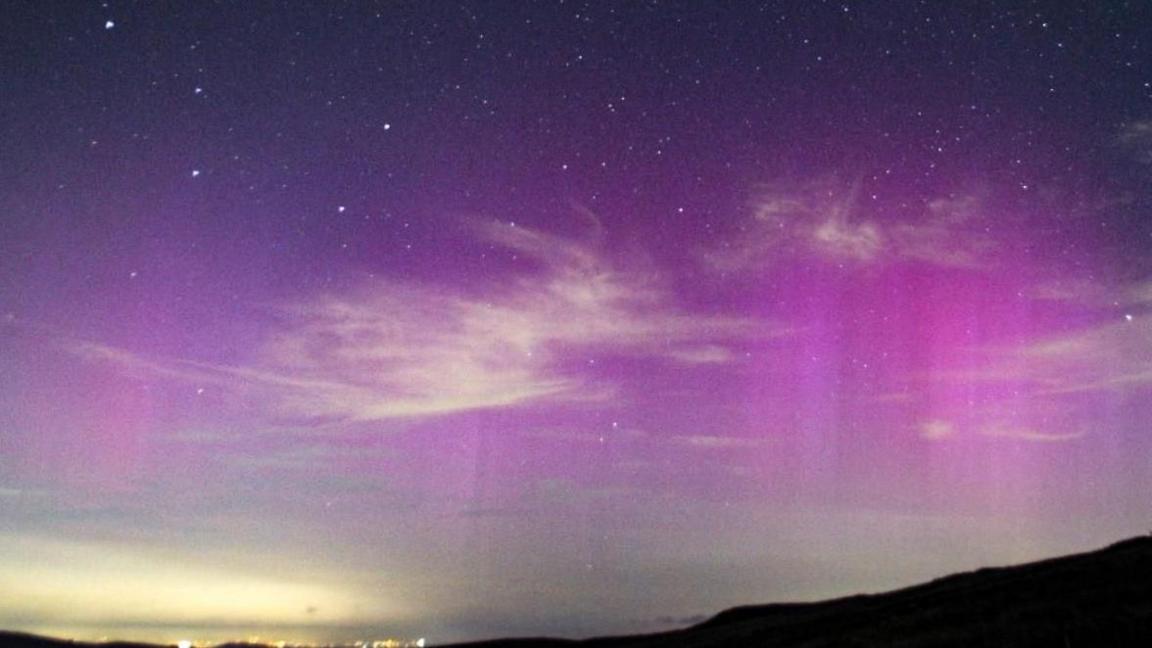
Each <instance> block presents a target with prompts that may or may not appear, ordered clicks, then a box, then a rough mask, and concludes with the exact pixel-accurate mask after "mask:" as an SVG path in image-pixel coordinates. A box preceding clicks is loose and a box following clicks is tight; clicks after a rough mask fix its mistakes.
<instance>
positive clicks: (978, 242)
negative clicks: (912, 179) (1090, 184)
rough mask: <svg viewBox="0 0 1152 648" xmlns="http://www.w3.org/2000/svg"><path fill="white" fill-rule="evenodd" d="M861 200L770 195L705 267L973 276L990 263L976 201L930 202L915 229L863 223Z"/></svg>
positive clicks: (907, 224)
mask: <svg viewBox="0 0 1152 648" xmlns="http://www.w3.org/2000/svg"><path fill="white" fill-rule="evenodd" d="M858 193H859V188H858V187H852V188H850V189H841V188H831V189H829V188H827V187H815V188H807V189H801V190H794V191H766V192H764V193H762V194H761V195H760V197H759V199H758V200H757V201H756V202H755V203H754V205H753V209H752V219H751V223H749V224H747V226H746V228H745V229H744V232H743V234H742V235H741V236H740V237H739V238H738V239H737V240H735V241H730V242H728V244H727V245H725V246H724V247H723V248H722V249H720V250H716V251H713V252H711V253H710V254H708V255H707V257H706V260H707V262H708V263H709V264H710V265H711V266H713V267H714V268H715V269H717V270H720V271H725V272H727V271H736V270H747V269H756V268H759V267H761V266H762V265H764V264H765V263H767V262H769V261H772V260H775V259H777V258H779V257H780V256H788V255H801V256H814V257H817V258H821V259H825V260H829V261H836V262H848V263H856V264H861V265H866V264H873V263H880V262H896V261H901V262H918V263H924V264H929V265H936V266H943V267H955V268H971V269H976V268H982V267H984V266H985V265H987V264H988V263H989V261H990V259H989V256H990V253H991V252H992V251H993V250H994V249H995V244H994V242H993V240H992V239H991V237H990V236H989V235H988V234H987V232H984V231H981V230H979V229H978V228H975V227H974V226H973V225H974V224H975V223H978V222H980V221H981V220H982V219H983V214H982V210H981V205H980V202H979V201H978V200H977V199H976V198H975V197H974V196H949V197H944V198H938V199H935V200H931V201H929V202H927V203H926V204H925V205H924V209H923V214H922V215H921V217H920V218H917V219H916V220H915V221H914V222H913V221H893V220H890V219H885V220H881V219H875V218H871V219H870V218H865V217H863V216H861V214H860V212H861V211H862V210H861V209H860V208H859V200H858Z"/></svg>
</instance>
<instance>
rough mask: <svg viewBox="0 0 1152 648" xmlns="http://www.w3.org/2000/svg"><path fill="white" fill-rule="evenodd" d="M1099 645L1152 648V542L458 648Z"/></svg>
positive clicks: (39, 647)
mask: <svg viewBox="0 0 1152 648" xmlns="http://www.w3.org/2000/svg"><path fill="white" fill-rule="evenodd" d="M0 645H2V646H12V647H13V648H60V647H61V646H64V645H69V643H68V642H59V641H55V640H49V639H41V638H37V637H31V636H28V635H17V634H3V633H0ZM71 645H76V644H71ZM101 645H102V646H107V645H109V644H101ZM131 645H132V644H119V646H122V647H127V646H131ZM1096 645H1107V646H1152V538H1149V537H1141V538H1134V539H1132V540H1127V541H1124V542H1121V543H1118V544H1115V545H1112V546H1111V547H1108V548H1106V549H1101V550H1099V551H1095V552H1091V553H1086V554H1079V555H1075V556H1068V557H1064V558H1054V559H1051V560H1045V561H1041V562H1036V563H1030V564H1027V565H1021V566H1018V567H1004V568H994V569H992V568H989V569H981V570H978V571H975V572H971V573H966V574H958V575H954V576H948V577H946V578H941V579H938V580H935V581H932V582H930V583H926V584H923V585H917V586H915V587H909V588H907V589H902V590H897V591H894V592H888V593H884V594H873V595H859V596H851V597H847V598H842V599H835V600H831V601H824V602H820V603H792V604H775V605H757V606H747V607H739V608H734V609H731V610H727V611H724V612H721V613H720V614H718V615H716V616H715V617H713V618H712V619H709V620H708V621H705V622H704V623H701V624H699V625H696V626H692V627H690V628H685V629H683V630H676V631H672V632H665V633H659V634H651V635H637V636H627V637H605V638H598V639H587V640H583V641H571V640H563V639H501V640H495V641H486V642H478V643H469V644H456V645H454V647H453V648H481V647H483V648H545V647H548V648H551V647H561V646H567V647H574V646H579V648H672V647H674V646H686V647H691V648H711V647H720V646H769V647H773V648H800V647H803V648H824V647H831V646H855V647H859V648H871V647H877V648H879V647H881V646H884V647H886V648H887V647H904V648H927V647H938V646H939V647H943V646H956V647H962V646H963V647H973V648H979V647H982V646H988V647H989V648H991V647H996V648H1020V647H1024V646H1054V647H1057V648H1064V647H1075V646H1096Z"/></svg>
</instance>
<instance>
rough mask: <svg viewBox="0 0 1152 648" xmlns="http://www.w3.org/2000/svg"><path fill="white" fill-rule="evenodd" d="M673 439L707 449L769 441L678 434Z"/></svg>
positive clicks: (758, 444) (759, 443)
mask: <svg viewBox="0 0 1152 648" xmlns="http://www.w3.org/2000/svg"><path fill="white" fill-rule="evenodd" d="M673 441H674V442H675V443H677V444H679V445H686V446H689V447H692V448H708V449H727V448H760V447H763V446H766V445H768V444H769V443H770V442H771V441H770V440H769V439H754V438H749V437H729V436H715V435H691V436H680V437H674V438H673Z"/></svg>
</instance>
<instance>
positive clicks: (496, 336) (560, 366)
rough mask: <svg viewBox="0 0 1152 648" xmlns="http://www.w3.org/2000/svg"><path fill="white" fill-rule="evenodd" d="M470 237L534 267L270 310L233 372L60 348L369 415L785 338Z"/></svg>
mask: <svg viewBox="0 0 1152 648" xmlns="http://www.w3.org/2000/svg"><path fill="white" fill-rule="evenodd" d="M474 229H475V231H476V233H477V235H478V236H480V237H482V238H483V239H485V240H487V241H489V242H491V243H494V244H497V245H500V246H503V247H505V248H509V249H511V250H514V251H516V252H517V253H518V254H519V255H521V256H523V257H528V258H529V259H531V260H533V261H535V262H536V263H537V264H538V266H539V267H538V270H537V271H536V272H534V273H530V274H527V275H524V276H521V277H520V278H518V279H516V280H514V281H512V282H511V283H509V284H507V285H504V286H500V287H494V288H493V289H492V290H491V291H490V293H489V295H487V296H483V297H477V296H471V295H464V294H460V293H457V292H454V291H452V290H450V289H448V288H445V287H442V286H439V285H433V284H419V285H414V284H398V283H386V282H379V283H375V284H372V285H367V286H364V287H362V288H360V289H359V290H358V291H355V292H348V293H339V294H338V293H329V294H322V295H318V296H315V297H313V298H310V299H304V300H300V301H296V302H292V303H287V304H281V305H279V306H278V307H277V315H278V316H279V320H280V321H279V325H278V326H277V327H276V329H275V330H274V331H273V332H271V334H270V335H269V336H268V339H267V340H266V342H265V343H264V344H263V345H262V346H261V348H260V349H259V351H258V353H257V354H256V357H255V358H254V359H253V360H252V362H250V363H248V364H246V365H242V366H221V365H215V364H207V363H200V362H194V361H186V360H169V359H157V358H149V357H145V356H141V355H138V354H135V353H131V352H129V351H126V350H123V349H116V348H111V347H107V346H103V345H99V344H92V343H87V342H78V343H72V344H71V345H70V347H71V349H72V350H73V351H74V352H76V353H77V354H80V355H83V356H85V357H88V358H92V359H96V360H100V361H107V362H112V363H116V364H118V365H120V366H122V367H126V368H129V369H131V370H135V371H140V372H144V373H147V374H150V375H153V376H158V377H162V378H170V379H177V380H188V381H195V382H198V383H212V384H219V385H222V386H229V387H234V388H238V389H254V390H256V391H257V392H258V394H259V395H260V396H262V397H264V400H265V401H266V402H267V403H269V404H270V405H271V409H272V410H273V412H274V413H275V414H277V415H281V416H285V415H286V416H290V417H300V418H304V419H313V420H340V421H368V420H381V419H391V418H399V417H417V416H428V415H437V414H448V413H453V412H461V411H468V410H476V409H484V408H496V407H510V406H518V405H523V404H526V403H540V402H546V401H547V402H563V401H580V400H599V399H607V398H610V397H612V395H613V394H614V393H615V386H616V385H615V383H614V382H613V381H612V380H609V379H606V378H605V377H603V376H601V375H598V373H597V372H596V370H595V361H596V359H597V358H598V357H602V356H605V355H617V356H619V355H628V356H635V357H642V358H647V359H653V360H659V361H665V362H667V363H670V364H672V365H679V366H682V367H684V368H690V367H692V366H694V365H701V364H715V363H723V362H727V361H729V360H730V359H731V358H732V357H733V354H732V353H731V351H730V349H729V345H731V344H734V343H739V342H746V341H748V340H751V339H757V338H765V337H771V336H774V335H779V334H781V333H782V332H783V331H782V329H777V328H773V327H771V326H768V325H766V324H765V323H763V322H759V321H755V320H750V319H746V318H739V317H729V316H724V315H712V314H709V315H702V314H697V313H692V312H688V311H685V310H683V309H680V308H677V307H676V305H675V303H674V300H673V299H672V297H671V294H670V291H669V290H667V288H666V287H665V286H662V285H661V284H660V282H659V281H658V279H657V278H656V277H654V276H653V275H652V274H651V273H636V272H628V271H624V270H621V269H619V268H616V267H614V265H613V264H612V263H610V262H609V261H608V260H607V259H606V258H605V255H603V254H601V253H600V252H599V250H598V249H597V247H596V246H595V245H593V244H585V243H580V242H577V241H573V240H569V239H563V238H559V237H555V236H551V235H548V234H545V233H543V232H539V231H535V230H532V229H528V228H524V227H516V226H513V225H508V224H502V223H489V224H485V225H476V226H475V227H474Z"/></svg>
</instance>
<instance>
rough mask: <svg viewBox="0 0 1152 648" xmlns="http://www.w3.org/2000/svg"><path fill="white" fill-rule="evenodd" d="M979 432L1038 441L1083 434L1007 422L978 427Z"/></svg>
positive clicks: (1068, 439) (1065, 438) (1053, 441)
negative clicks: (1051, 430) (1049, 430)
mask: <svg viewBox="0 0 1152 648" xmlns="http://www.w3.org/2000/svg"><path fill="white" fill-rule="evenodd" d="M979 432H980V434H983V435H985V436H992V437H1002V438H1006V439H1017V440H1019V441H1035V442H1039V443H1059V442H1061V441H1072V440H1074V439H1079V438H1080V437H1082V436H1084V432H1083V431H1079V432H1044V431H1042V430H1037V429H1034V428H1028V427H1018V426H1014V425H1007V424H992V425H989V426H986V427H982V428H980V430H979Z"/></svg>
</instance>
